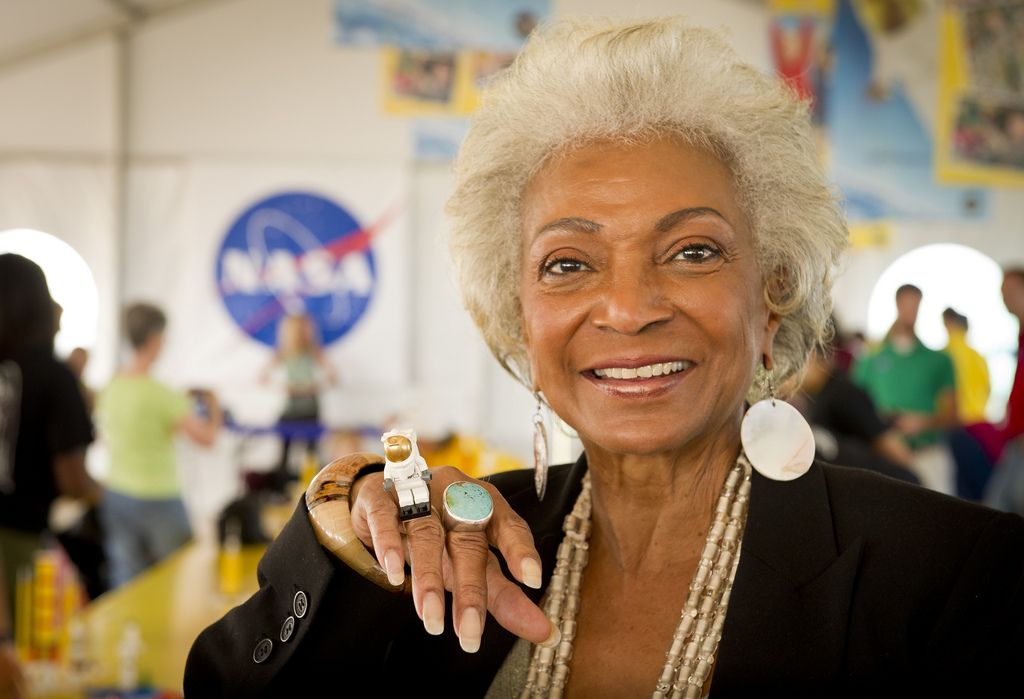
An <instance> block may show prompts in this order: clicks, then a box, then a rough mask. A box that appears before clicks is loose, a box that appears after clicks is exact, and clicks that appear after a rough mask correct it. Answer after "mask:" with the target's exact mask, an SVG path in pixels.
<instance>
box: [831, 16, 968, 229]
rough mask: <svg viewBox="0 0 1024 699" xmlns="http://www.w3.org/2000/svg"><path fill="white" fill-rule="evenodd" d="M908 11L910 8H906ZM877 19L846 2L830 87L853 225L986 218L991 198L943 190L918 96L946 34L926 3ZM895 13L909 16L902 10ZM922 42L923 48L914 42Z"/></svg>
mask: <svg viewBox="0 0 1024 699" xmlns="http://www.w3.org/2000/svg"><path fill="white" fill-rule="evenodd" d="M904 5H905V7H904ZM886 7H887V8H889V10H890V11H887V12H886V13H884V14H879V15H878V16H874V15H872V13H871V12H870V10H872V9H874V6H873V5H871V4H869V3H861V4H858V5H857V9H860V10H862V11H857V9H855V7H854V3H853V2H851V0H842V1H841V2H839V3H838V7H837V11H836V17H835V23H834V28H833V32H832V37H831V42H830V51H831V52H832V55H833V57H834V60H833V61H831V72H832V74H831V76H829V78H828V80H827V83H828V84H827V88H826V89H827V97H826V101H827V104H828V112H827V115H826V125H827V129H828V143H829V159H830V161H831V162H830V164H831V169H832V174H833V177H834V179H835V181H836V183H837V184H838V185H839V188H840V189H841V191H842V195H843V198H844V201H845V204H846V207H847V214H848V216H849V218H850V221H851V222H853V223H858V222H864V221H877V220H889V221H958V220H959V221H964V220H977V219H980V218H982V217H984V216H985V214H986V212H987V200H986V196H985V193H984V192H982V191H980V190H978V189H969V188H962V187H948V186H943V185H941V184H939V183H938V182H937V179H936V176H935V169H934V145H933V141H934V139H933V133H932V132H931V130H930V129H929V128H928V124H927V122H926V116H927V115H926V114H925V112H927V111H930V112H934V110H935V107H934V103H929V104H925V105H921V107H920V108H915V106H916V105H915V104H914V100H912V99H911V98H910V93H909V91H910V90H911V89H914V88H915V84H916V83H919V82H920V81H921V76H925V77H924V80H931V85H932V86H933V87H934V81H935V77H934V76H935V70H934V66H933V65H931V63H932V61H931V60H930V59H929V58H928V56H929V55H932V56H934V54H935V44H936V42H937V38H938V37H937V32H936V31H935V30H934V23H931V24H925V23H924V22H925V20H926V19H927V18H926V17H925V16H924V15H925V13H927V12H928V11H929V8H928V7H927V6H926V5H925V4H921V3H913V2H909V3H900V2H893V3H889V4H888V5H886ZM893 8H895V9H897V10H900V9H901V8H902V10H901V12H893V11H892V10H893ZM914 37H919V39H918V40H917V47H916V48H915V44H914V43H912V41H913V40H914Z"/></svg>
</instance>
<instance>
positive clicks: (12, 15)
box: [0, 0, 216, 71]
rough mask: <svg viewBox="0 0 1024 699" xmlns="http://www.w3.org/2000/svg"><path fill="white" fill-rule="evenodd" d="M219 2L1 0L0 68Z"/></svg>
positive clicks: (187, 0)
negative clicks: (119, 30) (170, 13)
mask: <svg viewBox="0 0 1024 699" xmlns="http://www.w3.org/2000/svg"><path fill="white" fill-rule="evenodd" d="M215 1H216V0H3V2H0V71H2V70H4V69H6V68H9V67H11V66H13V65H15V64H18V63H21V62H23V61H26V60H30V59H32V58H35V57H37V56H42V55H45V54H46V53H48V52H50V51H55V50H58V49H61V48H63V47H65V46H70V45H73V44H75V43H77V42H80V41H85V40H88V39H90V38H93V37H95V36H98V35H101V34H103V33H106V32H110V31H114V30H116V29H118V28H122V27H128V26H130V25H131V24H133V23H137V22H142V21H145V20H147V19H150V18H153V17H156V16H158V15H161V14H164V13H167V12H171V11H174V10H179V9H185V8H187V7H189V6H196V5H201V4H205V3H209V2H215Z"/></svg>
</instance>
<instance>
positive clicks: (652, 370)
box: [594, 362, 693, 379]
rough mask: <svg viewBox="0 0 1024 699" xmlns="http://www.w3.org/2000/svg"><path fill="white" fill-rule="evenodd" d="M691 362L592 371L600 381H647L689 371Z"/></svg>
mask: <svg viewBox="0 0 1024 699" xmlns="http://www.w3.org/2000/svg"><path fill="white" fill-rule="evenodd" d="M691 366H693V362H662V363H660V364H648V365H647V366H638V367H634V368H629V369H624V368H620V367H609V368H607V369H594V374H595V375H596V376H597V377H598V378H601V379H649V378H651V377H652V376H666V375H668V374H675V373H676V372H679V371H683V370H684V369H689V368H690V367H691Z"/></svg>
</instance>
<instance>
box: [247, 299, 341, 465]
mask: <svg viewBox="0 0 1024 699" xmlns="http://www.w3.org/2000/svg"><path fill="white" fill-rule="evenodd" d="M278 365H281V366H282V367H283V368H284V377H285V391H286V400H285V406H284V410H283V411H282V412H281V417H280V419H279V422H280V423H283V424H282V425H281V428H282V434H281V440H282V448H281V460H280V463H279V464H278V477H279V478H280V479H281V480H282V482H281V483H279V485H283V482H284V481H287V480H289V472H288V453H289V450H290V448H291V444H292V442H293V441H294V439H295V437H294V433H295V431H296V429H297V428H298V430H299V431H302V429H301V427H302V426H306V427H309V428H310V430H307V432H308V433H309V434H313V433H314V432H315V430H316V428H318V426H319V420H320V388H321V386H320V381H319V377H318V369H319V371H320V372H321V373H322V374H323V377H324V379H326V381H327V383H329V384H334V383H336V381H337V376H336V375H335V373H334V369H333V368H332V367H331V365H330V364H328V362H327V360H326V359H325V357H324V354H323V351H322V349H321V347H320V331H319V329H318V328H317V326H316V323H315V322H314V321H313V319H312V318H311V317H310V316H309V314H307V313H294V314H289V315H287V316H285V317H284V318H282V319H281V322H280V323H278V326H277V351H276V352H275V353H274V356H273V358H272V359H271V362H270V364H269V365H268V366H267V368H266V369H265V370H264V372H263V377H262V380H263V381H264V382H266V381H267V380H269V376H270V372H271V370H273V369H274V368H275V367H276V366H278ZM296 423H297V424H296ZM306 449H307V451H308V453H310V454H313V455H314V456H315V455H316V439H315V438H314V437H312V436H310V437H309V438H308V440H307V442H306Z"/></svg>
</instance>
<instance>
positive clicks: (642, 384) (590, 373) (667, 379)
mask: <svg viewBox="0 0 1024 699" xmlns="http://www.w3.org/2000/svg"><path fill="white" fill-rule="evenodd" d="M696 366H697V365H696V363H695V362H692V361H690V360H685V359H682V360H680V359H675V360H666V361H643V362H642V363H641V362H640V361H628V362H608V363H606V364H605V365H604V366H601V367H597V368H594V369H588V370H586V371H584V372H582V375H583V376H584V378H586V379H587V380H588V381H589V382H590V384H591V385H593V386H594V387H596V388H597V389H599V390H600V391H602V392H603V393H606V394H608V395H611V396H615V397H622V398H654V397H657V396H659V395H661V394H663V393H667V392H668V391H670V390H671V389H672V388H674V387H675V386H676V385H678V384H679V383H680V382H681V381H682V380H683V379H685V378H686V377H687V376H689V375H690V373H691V372H692V371H693V369H694V368H695V367H696Z"/></svg>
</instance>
